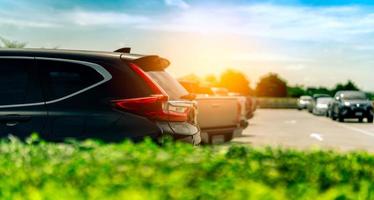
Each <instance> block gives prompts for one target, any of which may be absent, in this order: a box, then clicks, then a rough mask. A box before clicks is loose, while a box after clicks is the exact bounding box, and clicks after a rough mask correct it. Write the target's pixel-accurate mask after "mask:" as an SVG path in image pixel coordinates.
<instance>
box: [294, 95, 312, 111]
mask: <svg viewBox="0 0 374 200" xmlns="http://www.w3.org/2000/svg"><path fill="white" fill-rule="evenodd" d="M311 102H312V97H311V96H301V97H300V98H299V99H298V100H297V109H298V110H303V109H307V108H308V105H309V104H310V103H311Z"/></svg>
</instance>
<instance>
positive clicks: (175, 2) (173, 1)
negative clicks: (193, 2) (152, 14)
mask: <svg viewBox="0 0 374 200" xmlns="http://www.w3.org/2000/svg"><path fill="white" fill-rule="evenodd" d="M165 4H166V5H168V6H176V7H178V8H182V9H187V8H189V7H190V5H189V4H187V3H186V2H185V1H184V0H165Z"/></svg>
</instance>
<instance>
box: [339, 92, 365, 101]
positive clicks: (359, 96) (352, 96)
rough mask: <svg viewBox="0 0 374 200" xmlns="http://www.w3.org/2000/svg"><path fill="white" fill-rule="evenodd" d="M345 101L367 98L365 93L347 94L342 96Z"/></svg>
mask: <svg viewBox="0 0 374 200" xmlns="http://www.w3.org/2000/svg"><path fill="white" fill-rule="evenodd" d="M341 98H342V99H343V100H366V99H367V97H366V95H365V93H363V92H347V93H343V94H341Z"/></svg>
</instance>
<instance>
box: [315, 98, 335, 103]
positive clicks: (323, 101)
mask: <svg viewBox="0 0 374 200" xmlns="http://www.w3.org/2000/svg"><path fill="white" fill-rule="evenodd" d="M331 100H332V98H329V97H321V98H318V99H317V103H318V104H328V103H330V101H331Z"/></svg>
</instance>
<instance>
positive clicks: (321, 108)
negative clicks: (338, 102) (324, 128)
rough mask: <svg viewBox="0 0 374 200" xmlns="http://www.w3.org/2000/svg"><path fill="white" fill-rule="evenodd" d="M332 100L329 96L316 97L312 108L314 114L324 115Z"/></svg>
mask: <svg viewBox="0 0 374 200" xmlns="http://www.w3.org/2000/svg"><path fill="white" fill-rule="evenodd" d="M332 100H333V98H331V97H320V98H317V100H316V104H315V106H314V108H313V114H314V115H320V116H325V115H326V113H327V109H328V106H329V103H330V102H331V101H332Z"/></svg>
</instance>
